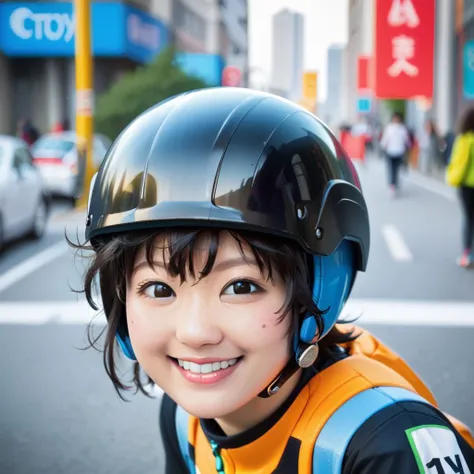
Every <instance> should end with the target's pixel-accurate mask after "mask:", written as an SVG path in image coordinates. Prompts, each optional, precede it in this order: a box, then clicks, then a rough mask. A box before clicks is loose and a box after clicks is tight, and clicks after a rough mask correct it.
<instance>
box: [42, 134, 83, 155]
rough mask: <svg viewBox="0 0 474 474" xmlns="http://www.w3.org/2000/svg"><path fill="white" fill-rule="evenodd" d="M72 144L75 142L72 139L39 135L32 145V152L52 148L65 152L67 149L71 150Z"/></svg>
mask: <svg viewBox="0 0 474 474" xmlns="http://www.w3.org/2000/svg"><path fill="white" fill-rule="evenodd" d="M74 146H75V144H74V142H73V141H72V140H68V139H66V138H61V137H52V136H45V137H41V138H40V139H39V140H38V141H37V142H36V143H35V144H34V145H33V152H37V151H40V150H54V151H62V152H64V153H67V152H68V151H71V150H72V149H73V148H74Z"/></svg>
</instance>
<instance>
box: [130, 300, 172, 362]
mask: <svg viewBox="0 0 474 474" xmlns="http://www.w3.org/2000/svg"><path fill="white" fill-rule="evenodd" d="M126 313H127V326H128V333H129V335H130V341H131V343H132V346H133V349H134V351H135V354H136V355H137V357H138V356H139V354H144V355H146V354H148V353H151V352H156V351H157V350H160V348H163V347H164V346H165V345H166V341H167V340H169V334H168V331H167V329H166V324H165V321H166V318H164V317H160V316H163V315H160V314H158V313H159V310H157V309H156V308H153V307H152V306H151V305H147V304H144V302H143V301H141V300H140V298H138V297H131V298H127V303H126Z"/></svg>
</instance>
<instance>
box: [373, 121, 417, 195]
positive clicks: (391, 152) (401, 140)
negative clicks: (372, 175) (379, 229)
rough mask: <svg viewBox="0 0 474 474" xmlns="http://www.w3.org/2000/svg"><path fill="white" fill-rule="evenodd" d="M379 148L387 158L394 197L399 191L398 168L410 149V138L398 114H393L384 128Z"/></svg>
mask: <svg viewBox="0 0 474 474" xmlns="http://www.w3.org/2000/svg"><path fill="white" fill-rule="evenodd" d="M380 146H381V148H382V150H383V151H384V153H385V156H386V158H387V166H388V176H389V185H390V190H391V192H392V194H393V195H396V193H397V192H398V189H399V173H400V167H401V166H402V164H403V160H404V159H405V154H406V153H407V151H408V150H409V148H410V136H409V134H408V130H407V128H406V127H405V124H404V123H403V118H402V116H401V114H400V113H398V112H395V113H394V114H393V116H392V121H391V122H390V123H389V124H388V125H387V126H386V127H385V130H384V131H383V135H382V139H381V142H380Z"/></svg>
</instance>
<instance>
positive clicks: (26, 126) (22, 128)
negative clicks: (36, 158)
mask: <svg viewBox="0 0 474 474" xmlns="http://www.w3.org/2000/svg"><path fill="white" fill-rule="evenodd" d="M17 136H18V137H19V138H21V139H22V140H24V141H25V142H26V143H27V144H28V145H29V146H31V145H33V143H34V142H35V141H36V140H38V138H39V136H40V134H39V132H38V130H37V129H36V128H35V127H34V126H33V124H32V123H31V120H29V119H21V120H19V122H18V126H17Z"/></svg>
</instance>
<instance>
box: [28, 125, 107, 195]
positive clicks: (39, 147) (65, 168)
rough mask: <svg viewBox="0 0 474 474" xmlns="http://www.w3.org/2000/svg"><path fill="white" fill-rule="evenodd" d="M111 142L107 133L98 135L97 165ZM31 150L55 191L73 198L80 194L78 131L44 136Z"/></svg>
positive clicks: (48, 187) (94, 155)
mask: <svg viewBox="0 0 474 474" xmlns="http://www.w3.org/2000/svg"><path fill="white" fill-rule="evenodd" d="M111 143H112V142H111V141H110V140H109V139H108V138H107V137H105V136H104V135H100V134H95V135H94V141H93V160H94V165H95V166H96V167H99V166H100V164H101V163H102V160H103V159H104V156H105V154H106V152H107V150H108V148H109V147H110V145H111ZM31 153H32V155H33V159H34V163H35V165H36V166H37V167H38V169H39V170H40V171H41V175H42V176H43V180H44V183H45V186H46V188H47V189H48V191H49V192H50V193H51V194H54V195H57V196H63V197H67V198H70V199H76V198H77V197H79V196H80V193H81V191H82V189H80V188H81V166H80V165H81V164H80V163H79V159H78V153H77V135H76V132H72V131H71V132H69V131H67V132H53V133H47V134H45V135H42V136H41V137H40V138H39V139H38V140H37V141H36V142H35V143H34V144H33V146H32V147H31Z"/></svg>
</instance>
